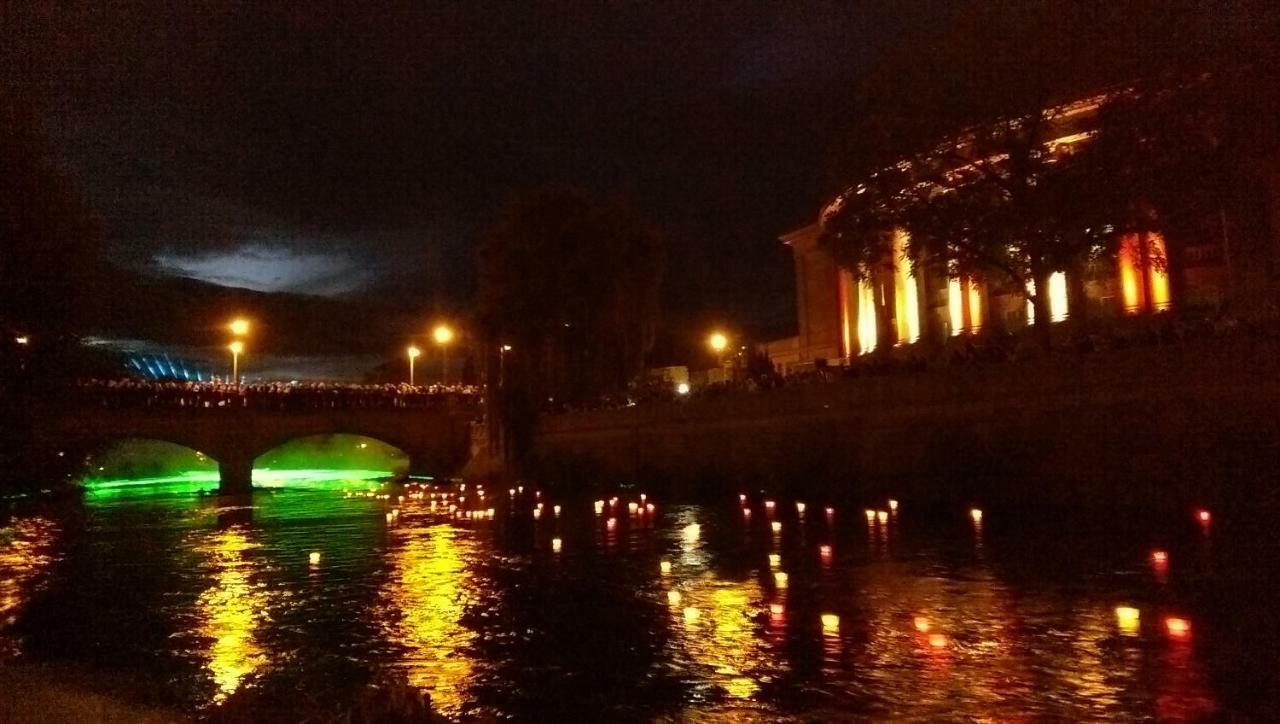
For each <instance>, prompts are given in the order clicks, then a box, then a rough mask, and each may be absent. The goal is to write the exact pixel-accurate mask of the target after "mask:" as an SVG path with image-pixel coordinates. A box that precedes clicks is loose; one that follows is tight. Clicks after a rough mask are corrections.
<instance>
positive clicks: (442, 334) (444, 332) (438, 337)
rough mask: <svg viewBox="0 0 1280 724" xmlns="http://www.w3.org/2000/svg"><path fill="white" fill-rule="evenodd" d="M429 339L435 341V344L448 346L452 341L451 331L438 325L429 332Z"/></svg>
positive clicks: (442, 325)
mask: <svg viewBox="0 0 1280 724" xmlns="http://www.w3.org/2000/svg"><path fill="white" fill-rule="evenodd" d="M431 338H432V339H434V340H435V341H436V344H449V343H450V342H452V341H453V329H452V328H450V327H449V326H447V325H444V324H438V325H436V328H435V329H433V330H431Z"/></svg>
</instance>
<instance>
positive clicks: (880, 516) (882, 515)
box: [876, 510, 889, 525]
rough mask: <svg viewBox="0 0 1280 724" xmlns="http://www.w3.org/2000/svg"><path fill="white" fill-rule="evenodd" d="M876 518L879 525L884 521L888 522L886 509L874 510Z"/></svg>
mask: <svg viewBox="0 0 1280 724" xmlns="http://www.w3.org/2000/svg"><path fill="white" fill-rule="evenodd" d="M876 520H877V521H879V522H880V524H881V525H884V524H885V523H888V522H889V513H888V512H886V511H883V510H880V511H876Z"/></svg>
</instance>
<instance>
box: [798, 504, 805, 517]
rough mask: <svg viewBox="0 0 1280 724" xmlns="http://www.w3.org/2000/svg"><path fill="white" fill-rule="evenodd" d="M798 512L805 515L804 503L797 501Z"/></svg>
mask: <svg viewBox="0 0 1280 724" xmlns="http://www.w3.org/2000/svg"><path fill="white" fill-rule="evenodd" d="M796 512H797V513H799V514H801V515H804V503H796Z"/></svg>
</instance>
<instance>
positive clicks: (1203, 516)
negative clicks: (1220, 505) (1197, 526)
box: [1196, 508, 1213, 523]
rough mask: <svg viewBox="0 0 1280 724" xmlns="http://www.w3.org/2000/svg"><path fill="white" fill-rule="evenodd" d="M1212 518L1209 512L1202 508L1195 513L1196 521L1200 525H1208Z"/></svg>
mask: <svg viewBox="0 0 1280 724" xmlns="http://www.w3.org/2000/svg"><path fill="white" fill-rule="evenodd" d="M1212 517H1213V516H1211V515H1210V514H1209V511H1207V510H1205V509H1204V508H1201V509H1200V510H1198V511H1196V520H1199V521H1200V522H1201V523H1208V522H1209V521H1210V520H1211V519H1212Z"/></svg>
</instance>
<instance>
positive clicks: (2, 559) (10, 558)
mask: <svg viewBox="0 0 1280 724" xmlns="http://www.w3.org/2000/svg"><path fill="white" fill-rule="evenodd" d="M58 534H59V528H58V525H57V524H56V523H54V522H53V521H52V520H50V519H49V518H46V517H43V516H38V515H36V516H28V517H19V518H15V519H14V520H12V521H11V522H10V524H9V525H8V526H7V527H5V528H0V631H3V630H5V629H7V628H9V627H11V626H12V625H13V624H14V623H16V622H17V617H18V613H19V611H20V609H21V608H22V606H23V605H24V604H26V602H27V601H29V600H30V599H31V595H32V593H33V589H34V588H35V586H36V585H37V583H38V581H39V579H40V577H41V574H42V573H44V572H45V571H46V570H47V569H48V568H49V566H50V564H52V563H53V562H54V559H55V555H54V551H53V546H54V542H55V541H56V540H57V538H58ZM0 647H3V648H0V654H4V655H14V654H17V653H18V643H17V641H16V640H13V641H10V640H9V639H8V637H5V638H4V639H0Z"/></svg>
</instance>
